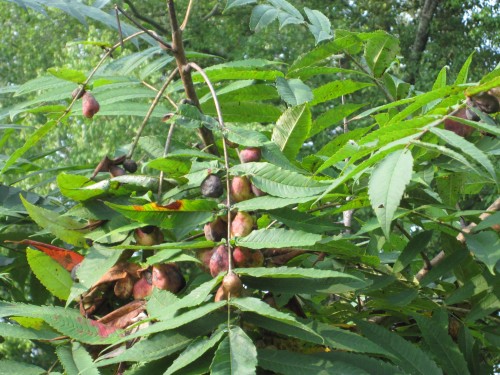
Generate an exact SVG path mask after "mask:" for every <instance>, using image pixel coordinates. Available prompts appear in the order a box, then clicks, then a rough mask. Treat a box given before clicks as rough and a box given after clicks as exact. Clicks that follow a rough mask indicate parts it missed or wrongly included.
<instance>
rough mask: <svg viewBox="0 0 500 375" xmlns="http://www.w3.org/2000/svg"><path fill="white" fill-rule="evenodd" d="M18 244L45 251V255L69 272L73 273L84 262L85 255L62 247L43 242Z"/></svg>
mask: <svg viewBox="0 0 500 375" xmlns="http://www.w3.org/2000/svg"><path fill="white" fill-rule="evenodd" d="M18 243H19V244H22V245H29V246H32V247H34V248H36V249H38V250H40V251H43V252H44V253H45V254H47V255H48V256H50V257H51V258H52V259H54V260H55V261H56V262H57V263H59V264H60V265H61V266H63V267H64V269H66V270H67V271H71V270H72V269H73V268H74V267H75V266H76V265H77V264H80V263H81V262H82V260H83V255H81V254H79V253H77V252H76V251H72V250H66V249H63V248H62V247H57V246H54V245H49V244H46V243H43V242H38V241H32V240H22V241H20V242H18Z"/></svg>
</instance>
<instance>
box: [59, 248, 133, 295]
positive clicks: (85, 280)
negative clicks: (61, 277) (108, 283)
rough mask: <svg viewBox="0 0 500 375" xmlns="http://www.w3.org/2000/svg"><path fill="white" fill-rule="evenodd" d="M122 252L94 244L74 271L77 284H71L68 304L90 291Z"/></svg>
mask: <svg viewBox="0 0 500 375" xmlns="http://www.w3.org/2000/svg"><path fill="white" fill-rule="evenodd" d="M122 253H123V251H120V250H111V249H109V248H107V247H105V246H102V245H99V244H97V243H94V244H93V246H92V247H91V248H90V249H89V253H88V254H87V256H86V257H85V259H83V262H81V263H80V266H79V267H78V269H77V270H76V277H77V279H78V282H75V283H73V285H72V287H71V293H70V295H69V298H68V302H67V303H68V304H69V303H70V302H71V301H73V300H74V299H75V298H76V297H77V296H78V295H80V294H82V293H84V292H85V291H87V290H88V289H90V288H91V287H92V286H93V285H94V284H95V283H96V282H97V281H98V280H99V279H100V278H101V277H102V276H103V275H104V274H105V273H106V272H107V271H108V270H109V269H110V268H111V267H113V265H114V264H115V263H116V262H117V261H118V259H119V258H120V256H121V254H122Z"/></svg>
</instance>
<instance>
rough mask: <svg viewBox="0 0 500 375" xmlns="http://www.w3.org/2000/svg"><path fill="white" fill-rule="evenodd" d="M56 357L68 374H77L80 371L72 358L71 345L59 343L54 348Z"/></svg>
mask: <svg viewBox="0 0 500 375" xmlns="http://www.w3.org/2000/svg"><path fill="white" fill-rule="evenodd" d="M56 354H57V358H58V359H59V362H61V365H62V366H63V368H64V370H65V371H66V373H67V374H68V375H73V374H78V373H79V372H80V371H79V370H78V367H77V366H76V363H75V360H74V358H73V351H72V348H71V345H59V346H58V347H57V348H56Z"/></svg>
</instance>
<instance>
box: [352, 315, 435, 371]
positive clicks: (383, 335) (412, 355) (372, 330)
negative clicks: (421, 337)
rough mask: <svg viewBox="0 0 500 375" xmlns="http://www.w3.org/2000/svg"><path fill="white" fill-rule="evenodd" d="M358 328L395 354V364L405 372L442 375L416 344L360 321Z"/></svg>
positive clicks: (374, 325)
mask: <svg viewBox="0 0 500 375" xmlns="http://www.w3.org/2000/svg"><path fill="white" fill-rule="evenodd" d="M357 326H358V327H359V328H360V329H361V332H362V333H363V334H364V335H365V336H366V337H367V338H368V339H370V340H372V341H374V342H376V343H377V344H379V345H380V346H381V347H382V348H384V349H385V350H387V351H388V352H390V353H391V354H393V355H394V356H395V357H396V359H395V360H394V361H395V363H396V364H397V365H398V366H399V367H401V369H403V370H404V371H405V372H408V373H410V374H422V375H424V374H426V375H430V374H436V375H442V373H443V372H442V371H441V369H439V367H438V366H437V365H436V363H435V362H434V361H432V360H431V359H430V358H429V357H428V356H427V354H425V353H424V352H423V351H422V350H420V349H419V348H418V347H417V346H415V345H414V344H411V343H410V342H408V341H406V340H404V339H403V338H401V337H400V336H399V335H397V334H396V333H392V332H390V331H388V330H386V329H385V328H383V327H380V326H377V325H376V324H370V323H367V322H363V321H358V322H357Z"/></svg>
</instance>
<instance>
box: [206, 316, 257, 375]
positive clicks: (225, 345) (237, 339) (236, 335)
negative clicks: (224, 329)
mask: <svg viewBox="0 0 500 375" xmlns="http://www.w3.org/2000/svg"><path fill="white" fill-rule="evenodd" d="M256 367H257V350H256V349H255V345H254V343H253V342H252V340H251V339H250V337H248V336H247V334H246V333H245V331H243V330H242V329H241V328H240V327H238V326H231V327H229V330H228V335H227V337H226V338H224V340H222V341H221V343H220V344H219V347H218V348H217V351H216V352H215V356H214V359H213V361H212V364H211V365H210V370H211V372H210V373H211V374H214V375H215V374H220V375H225V374H235V375H236V374H238V375H239V374H242V375H247V374H248V375H252V374H255V373H256V371H255V370H256Z"/></svg>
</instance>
